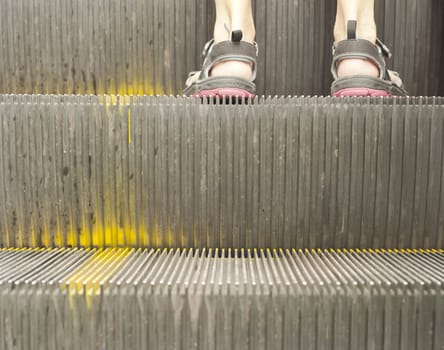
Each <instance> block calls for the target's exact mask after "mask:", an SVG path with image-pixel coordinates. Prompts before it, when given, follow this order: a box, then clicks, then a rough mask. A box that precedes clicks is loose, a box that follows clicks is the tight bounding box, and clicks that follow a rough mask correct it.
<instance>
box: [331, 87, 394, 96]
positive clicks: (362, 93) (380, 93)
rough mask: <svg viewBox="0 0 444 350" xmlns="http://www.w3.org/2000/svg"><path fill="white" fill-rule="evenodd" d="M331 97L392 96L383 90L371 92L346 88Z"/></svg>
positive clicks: (364, 89) (370, 90) (365, 89)
mask: <svg viewBox="0 0 444 350" xmlns="http://www.w3.org/2000/svg"><path fill="white" fill-rule="evenodd" d="M332 96H333V97H353V96H355V97H392V96H393V95H392V94H390V93H388V92H387V91H384V90H373V89H367V88H348V89H342V90H339V91H337V92H335V93H334V94H333V95H332Z"/></svg>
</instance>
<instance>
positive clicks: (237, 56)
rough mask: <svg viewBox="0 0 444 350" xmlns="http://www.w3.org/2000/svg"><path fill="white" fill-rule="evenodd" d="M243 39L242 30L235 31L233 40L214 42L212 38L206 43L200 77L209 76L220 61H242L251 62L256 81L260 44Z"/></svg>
mask: <svg viewBox="0 0 444 350" xmlns="http://www.w3.org/2000/svg"><path fill="white" fill-rule="evenodd" d="M241 39H242V32H241V31H233V33H232V39H231V40H227V41H222V42H220V43H217V44H215V43H214V40H210V41H209V42H208V43H207V44H206V45H205V48H204V51H203V54H204V56H205V60H204V63H203V66H202V71H201V73H200V79H206V78H208V77H209V75H210V72H211V70H212V69H213V67H214V66H215V65H216V64H218V63H222V62H226V61H240V62H245V63H249V64H251V66H252V71H253V78H252V80H251V81H254V80H255V79H256V74H257V60H256V58H257V55H258V46H257V44H256V43H253V44H251V43H249V42H246V41H241Z"/></svg>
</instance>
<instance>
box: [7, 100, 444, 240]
mask: <svg viewBox="0 0 444 350" xmlns="http://www.w3.org/2000/svg"><path fill="white" fill-rule="evenodd" d="M0 123H1V124H0V218H1V219H0V245H1V246H4V247H14V246H16V247H41V246H44V247H48V246H57V247H63V246H83V247H90V246H99V247H103V246H112V247H115V246H131V247H154V248H165V247H168V248H179V247H183V248H211V247H213V248H215V247H218V248H229V247H231V248H319V247H320V248H344V247H346V248H444V221H443V218H444V212H443V210H444V209H443V208H444V206H443V203H444V202H443V201H444V176H443V171H444V161H443V150H444V144H443V142H444V137H443V133H444V103H443V100H442V98H411V99H386V100H384V99H332V98H318V97H307V98H305V97H300V98H257V99H255V100H253V101H247V103H239V104H223V103H221V102H220V101H203V102H200V101H198V100H194V99H186V98H174V97H146V96H139V97H125V96H57V95H46V96H39V95H34V96H28V95H0Z"/></svg>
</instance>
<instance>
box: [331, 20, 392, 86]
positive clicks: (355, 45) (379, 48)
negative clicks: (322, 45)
mask: <svg viewBox="0 0 444 350" xmlns="http://www.w3.org/2000/svg"><path fill="white" fill-rule="evenodd" d="M383 54H384V55H386V56H387V57H389V56H391V53H390V50H389V49H388V48H387V46H385V45H384V44H383V43H382V41H381V40H379V39H378V40H377V42H376V44H374V43H372V42H371V41H369V40H365V39H358V38H357V36H356V21H349V22H348V24H347V39H346V40H343V41H340V42H338V43H337V44H335V45H333V61H332V66H331V73H332V74H333V77H334V79H335V80H336V79H338V64H339V63H340V62H341V61H342V60H345V59H350V58H358V59H364V60H369V61H371V62H372V63H374V64H375V65H376V66H377V67H378V69H379V78H380V79H384V80H385V79H386V78H387V69H386V63H385V59H384V56H383Z"/></svg>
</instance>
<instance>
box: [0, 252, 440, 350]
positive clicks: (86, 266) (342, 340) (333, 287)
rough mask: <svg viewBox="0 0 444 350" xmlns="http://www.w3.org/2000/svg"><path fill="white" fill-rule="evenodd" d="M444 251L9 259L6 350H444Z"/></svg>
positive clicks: (0, 278) (2, 288)
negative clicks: (443, 349) (38, 349)
mask: <svg viewBox="0 0 444 350" xmlns="http://www.w3.org/2000/svg"><path fill="white" fill-rule="evenodd" d="M443 283H444V251H442V250H441V251H439V250H369V251H360V250H350V251H346V250H340V251H339V250H338V251H335V250H318V251H307V250H305V251H301V250H299V251H296V250H265V251H263V250H232V249H229V250H223V249H222V250H221V249H219V250H217V249H216V250H196V251H193V250H166V249H165V250H160V249H159V250H150V249H148V250H142V249H105V250H102V249H63V248H59V249H2V250H0V334H2V337H0V349H37V348H41V349H58V350H59V349H208V350H211V349H258V350H259V349H277V348H279V349H320V350H322V349H338V350H339V349H341V350H342V349H423V350H429V349H430V350H432V349H433V350H439V349H442V348H443V347H444V333H443V332H442V329H443V326H444V284H443Z"/></svg>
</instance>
